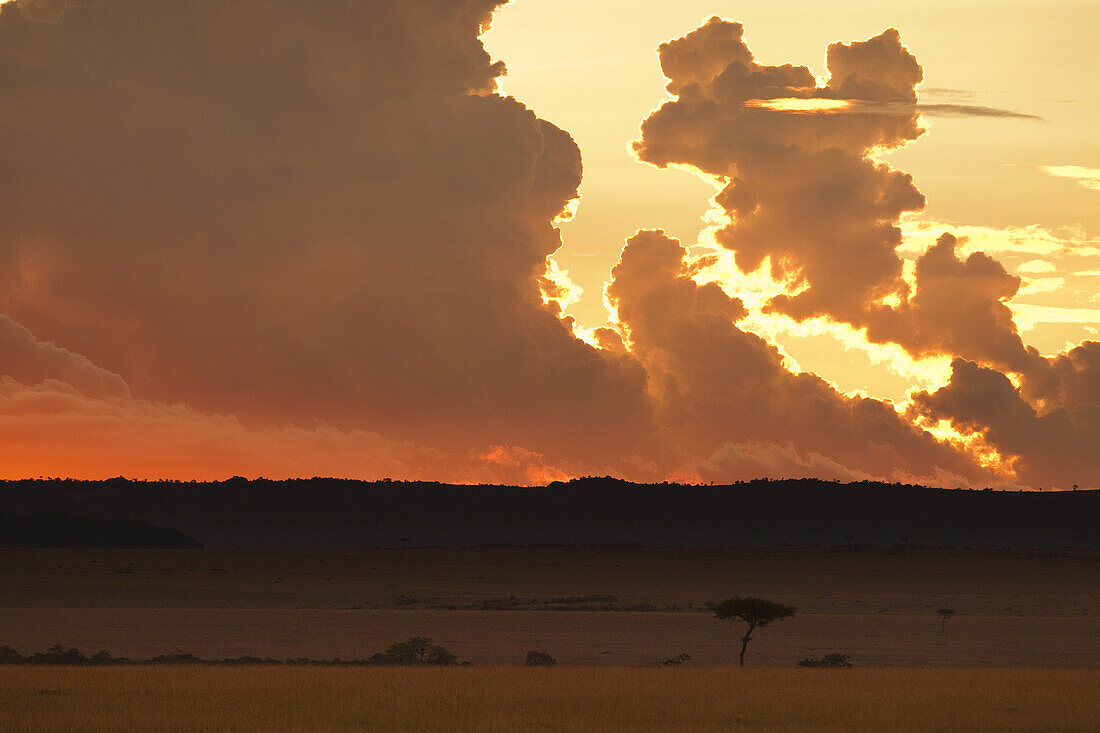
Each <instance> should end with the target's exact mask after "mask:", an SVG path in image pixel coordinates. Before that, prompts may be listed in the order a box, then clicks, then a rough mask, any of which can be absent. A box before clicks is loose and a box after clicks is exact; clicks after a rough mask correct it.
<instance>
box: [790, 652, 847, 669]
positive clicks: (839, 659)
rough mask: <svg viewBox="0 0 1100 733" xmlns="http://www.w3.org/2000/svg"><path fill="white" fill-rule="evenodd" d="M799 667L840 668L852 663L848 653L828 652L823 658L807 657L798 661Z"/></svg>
mask: <svg viewBox="0 0 1100 733" xmlns="http://www.w3.org/2000/svg"><path fill="white" fill-rule="evenodd" d="M798 666H799V667H818V668H824V669H839V668H841V667H851V666H852V663H851V662H849V661H848V655H847V654H837V653H835V652H834V653H833V654H826V655H825V656H824V657H822V658H821V659H810V658H809V657H806V658H805V659H803V660H802V661H801V662H799V663H798Z"/></svg>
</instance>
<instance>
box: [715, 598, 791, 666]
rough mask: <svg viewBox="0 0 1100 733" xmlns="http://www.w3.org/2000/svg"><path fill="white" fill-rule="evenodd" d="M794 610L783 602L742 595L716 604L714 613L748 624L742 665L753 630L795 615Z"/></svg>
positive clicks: (741, 660)
mask: <svg viewBox="0 0 1100 733" xmlns="http://www.w3.org/2000/svg"><path fill="white" fill-rule="evenodd" d="M794 612H795V608H794V606H784V605H783V604H782V603H776V602H775V601H766V600H764V599H762V598H741V597H740V596H734V597H733V598H727V599H726V600H724V601H722V602H721V603H719V604H717V605H715V606H714V615H715V616H717V617H718V618H720V619H733V618H739V619H741V620H742V621H744V622H745V623H746V624H747V625H748V628H747V629H746V630H745V635H744V636H742V637H741V656H740V657H739V662H740V666H742V667H744V666H745V648H746V647H748V645H749V640H750V639H751V638H752V632H754V631H756V629H757V628H758V627H760V628H763V627H764V626H767V625H768V624H770V623H771V622H772V621H781V620H782V619H785V618H789V617H791V616H794Z"/></svg>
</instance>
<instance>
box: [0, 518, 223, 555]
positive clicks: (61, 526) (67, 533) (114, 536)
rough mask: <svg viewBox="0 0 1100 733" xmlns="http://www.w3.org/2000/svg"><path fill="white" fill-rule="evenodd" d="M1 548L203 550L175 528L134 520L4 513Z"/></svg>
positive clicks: (200, 544)
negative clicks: (165, 527)
mask: <svg viewBox="0 0 1100 733" xmlns="http://www.w3.org/2000/svg"><path fill="white" fill-rule="evenodd" d="M0 547H111V548H127V549H186V550H190V549H201V548H202V543H201V542H198V541H196V540H193V539H191V538H190V537H188V536H187V535H185V534H181V533H179V532H177V531H176V530H174V529H164V528H163V527H153V526H151V525H148V524H145V523H144V522H136V521H133V520H131V519H87V518H85V517H74V516H72V515H71V514H0Z"/></svg>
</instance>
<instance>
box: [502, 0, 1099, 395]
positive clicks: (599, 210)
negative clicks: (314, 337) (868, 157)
mask: <svg viewBox="0 0 1100 733" xmlns="http://www.w3.org/2000/svg"><path fill="white" fill-rule="evenodd" d="M711 15H719V16H723V17H728V18H730V19H732V20H735V21H738V22H741V23H743V24H744V26H745V36H746V42H747V43H748V45H749V47H750V48H752V50H753V52H754V54H755V55H756V58H757V59H758V60H759V61H760V62H762V63H768V64H784V63H794V64H804V65H807V66H809V67H810V69H811V71H813V72H814V74H815V75H817V76H819V77H820V78H824V77H825V76H826V75H827V72H826V70H825V65H824V50H825V47H826V46H827V45H828V44H829V43H833V42H835V41H845V42H847V41H852V40H857V39H862V38H868V37H871V36H873V35H875V34H877V33H880V32H882V31H883V30H885V29H886V28H890V27H896V28H898V29H899V30H900V31H901V35H902V40H903V42H904V43H905V45H906V46H907V47H908V48H909V49H910V50H911V51H912V52H913V54H914V55H915V56H916V57H917V59H918V61H919V62H920V64H921V66H922V67H923V69H924V81H923V83H922V84H921V85H920V87H919V93H920V99H921V101H922V102H923V103H928V104H932V105H935V104H951V105H960V106H969V107H990V108H994V109H995V110H1005V111H1010V112H1014V113H1019V114H1022V115H1032V116H1035V117H1039V118H1041V119H1040V120H1036V119H1029V118H1027V117H1004V118H998V117H990V116H977V115H968V114H966V110H960V111H959V112H958V113H957V115H956V116H939V115H937V116H928V117H926V119H925V125H926V126H927V127H928V128H929V132H928V134H926V135H925V136H923V137H922V138H920V140H918V141H915V142H913V143H911V144H909V145H908V146H906V147H905V148H903V149H900V150H896V151H892V152H890V153H888V154H886V155H882V156H881V158H882V159H883V160H886V161H889V162H890V164H891V165H893V166H895V167H897V168H900V169H902V170H905V171H907V172H909V173H911V174H912V175H913V176H914V179H915V182H916V185H917V187H918V188H919V189H920V190H921V192H922V193H924V194H925V196H926V197H927V199H928V204H927V208H926V209H925V210H924V211H922V212H920V213H919V214H917V215H912V216H909V217H908V220H909V222H910V223H909V226H908V227H907V231H913V232H914V233H918V232H919V233H920V234H924V233H925V231H926V230H928V231H934V232H935V233H936V234H937V235H938V233H939V232H940V231H943V230H945V227H944V226H937V225H941V224H945V225H948V226H949V227H950V228H951V229H952V230H953V231H955V230H960V231H964V232H967V233H969V235H970V236H971V237H972V239H973V241H974V242H975V245H974V246H975V247H977V248H979V249H984V251H989V252H991V253H992V252H993V251H995V252H996V255H995V256H997V257H998V258H999V259H1000V260H1001V261H1003V262H1004V263H1005V264H1006V266H1008V268H1009V270H1010V271H1011V272H1014V273H1017V274H1020V275H1021V276H1023V277H1024V278H1025V279H1026V280H1027V281H1028V282H1027V283H1025V286H1024V288H1023V291H1024V292H1022V293H1021V294H1020V295H1018V296H1017V297H1016V298H1014V299H1013V301H1012V304H1013V308H1014V310H1016V311H1017V313H1018V316H1017V318H1018V322H1019V323H1020V324H1021V327H1022V328H1023V329H1024V331H1025V334H1026V336H1025V341H1027V342H1028V343H1030V344H1033V345H1035V346H1036V347H1038V348H1039V349H1040V350H1041V351H1042V352H1043V353H1047V354H1053V353H1057V352H1059V351H1062V350H1063V349H1064V348H1065V347H1066V345H1067V344H1074V345H1075V344H1077V343H1078V342H1080V341H1081V340H1082V339H1086V338H1095V337H1096V335H1097V331H1096V328H1097V327H1098V326H1100V275H1097V274H1095V273H1096V272H1097V271H1100V258H1098V257H1097V253H1096V252H1091V253H1089V254H1086V255H1079V256H1074V257H1064V256H1061V255H1059V254H1058V253H1053V254H1051V255H1047V254H1045V253H1046V251H1047V250H1049V249H1050V247H1049V244H1050V243H1051V242H1053V241H1057V240H1064V241H1066V242H1068V243H1070V246H1073V247H1074V248H1075V249H1078V250H1080V249H1085V248H1096V247H1100V191H1098V190H1097V188H1098V186H1100V184H1098V183H1097V177H1098V176H1100V172H1097V171H1100V137H1098V136H1097V135H1096V134H1095V131H1096V120H1097V119H1100V98H1097V96H1096V95H1095V94H1093V93H1092V92H1091V88H1092V79H1091V77H1092V73H1091V72H1090V71H1089V70H1090V69H1096V68H1100V51H1098V50H1097V46H1096V43H1095V38H1097V37H1098V34H1100V13H1098V12H1097V11H1096V6H1095V3H1090V2H1087V1H1078V2H1051V3H1042V2H1031V1H1020V0H1010V1H1009V2H1004V3H986V2H975V3H956V2H938V1H937V2H923V3H911V2H844V3H839V4H838V3H832V4H822V3H818V2H810V1H806V2H798V1H795V2H778V3H777V2H765V1H760V2H738V3H725V4H723V3H717V4H716V3H712V2H705V1H702V0H684V2H676V3H660V2H650V3H645V2H642V3H638V2H630V3H628V2H619V1H617V0H610V1H608V2H585V1H584V0H562V1H561V2H553V3H540V2H516V3H512V4H511V5H509V6H507V7H505V8H502V9H501V10H499V11H498V12H497V14H496V16H495V18H494V22H493V30H492V31H490V32H489V33H488V34H487V35H486V37H485V43H486V47H487V48H488V50H489V51H490V53H492V54H493V56H494V57H495V58H499V59H503V60H505V62H506V63H507V65H508V76H507V77H505V78H504V79H503V80H502V82H501V86H502V87H503V89H504V91H505V92H506V93H508V94H512V95H514V96H516V98H518V99H520V100H522V101H523V102H524V103H525V104H527V105H528V106H529V107H531V108H532V109H534V110H535V111H536V112H537V113H538V114H539V115H540V116H542V117H545V118H546V119H549V120H551V121H553V122H554V123H555V124H557V125H559V126H561V127H563V128H565V129H567V130H569V131H570V134H571V135H572V136H573V138H574V139H575V140H577V143H578V145H579V146H580V148H581V152H582V155H583V159H584V165H585V170H584V182H583V184H582V186H581V194H582V201H581V204H580V206H579V207H578V209H577V214H576V217H575V218H574V219H573V220H572V221H570V222H567V223H566V224H565V225H564V226H563V227H562V231H563V240H564V246H563V247H562V249H561V250H560V252H559V253H558V254H557V255H555V260H556V261H557V262H558V264H559V265H560V266H561V267H562V268H563V269H566V270H568V272H569V275H570V277H571V279H572V280H573V281H574V282H575V283H576V284H577V285H578V286H580V287H581V288H582V289H583V290H584V294H583V296H581V297H580V299H579V301H578V302H577V303H575V304H574V305H572V306H571V307H570V309H569V312H570V313H572V314H574V315H576V317H577V318H578V320H579V321H580V323H582V324H585V325H592V324H598V323H600V322H602V320H603V319H604V317H605V311H604V306H603V300H602V292H603V283H604V281H605V280H606V279H607V273H608V271H609V269H610V267H611V266H612V265H613V264H614V263H615V261H616V260H617V259H618V256H619V250H620V249H621V246H622V245H621V242H622V240H623V238H624V237H626V236H628V235H629V234H631V233H633V232H634V231H635V230H636V229H638V228H645V227H655V228H663V229H665V230H666V231H667V232H669V234H671V235H673V236H675V237H677V238H679V239H680V240H681V241H683V242H686V243H695V242H699V241H705V237H703V238H701V235H702V234H704V231H703V230H704V229H705V228H706V227H707V225H708V222H707V213H708V211H709V210H710V203H709V200H710V198H711V196H712V195H713V193H714V187H713V185H712V184H711V183H709V182H708V181H706V180H703V179H701V177H699V176H697V175H693V174H692V173H691V172H690V171H682V170H671V171H668V170H658V169H656V168H654V167H652V166H647V165H644V164H639V163H638V162H637V160H636V159H635V157H634V155H633V154H632V153H631V151H630V146H629V141H631V140H633V139H635V138H636V137H637V136H638V126H639V124H640V122H641V120H642V119H644V118H645V116H647V115H648V114H649V112H650V110H652V109H653V108H654V107H656V106H657V105H658V104H659V103H660V102H662V101H664V100H665V99H666V98H667V94H666V93H665V89H664V85H665V83H666V79H665V78H664V76H663V75H662V74H661V70H660V66H659V64H658V61H657V56H656V49H657V46H658V45H660V44H661V43H662V42H663V41H666V40H668V39H670V38H673V37H676V36H679V35H682V34H683V33H686V32H687V31H688V30H690V29H692V28H695V27H696V26H697V25H699V23H700V22H701V21H702V20H704V19H706V18H708V17H710V16H711ZM994 114H995V112H994ZM1090 171H1091V176H1092V179H1091V180H1092V188H1091V189H1090V188H1089V187H1088V185H1087V181H1088V180H1089V178H1088V176H1089V175H1090ZM1082 183H1084V184H1085V185H1082ZM934 238H935V237H934V236H931V237H930V236H928V235H927V234H924V236H919V235H918V236H913V237H911V241H910V246H909V247H908V248H907V254H908V256H909V257H910V258H914V257H915V255H916V254H918V253H919V252H920V251H923V249H924V248H927V246H928V245H929V244H931V242H932V241H933V240H934ZM979 240H980V241H981V244H980V245H979V244H977V242H978V241H979ZM1078 245H1083V246H1078ZM1080 273H1088V274H1084V275H1082V274H1080ZM777 338H778V341H779V343H781V344H782V345H783V347H784V348H785V350H786V351H787V353H788V354H789V355H791V356H792V357H793V358H794V359H795V360H796V361H797V363H798V364H799V365H800V366H801V367H803V368H805V369H810V370H812V371H816V372H818V373H820V374H822V375H825V376H827V377H828V378H829V379H831V380H832V381H834V382H835V383H837V384H838V385H839V386H840V387H841V388H842V389H844V390H865V391H866V392H867V393H868V394H871V395H873V396H876V397H883V398H890V399H894V400H900V399H902V398H903V397H904V394H905V392H906V391H907V390H908V389H909V388H910V387H911V386H912V381H911V379H910V377H911V376H912V375H911V374H910V373H905V374H895V373H892V372H890V370H888V369H884V368H882V366H881V365H876V364H875V363H874V361H872V360H871V359H869V358H868V357H867V356H866V355H864V354H862V353H860V352H858V351H852V350H845V349H843V348H842V347H840V345H839V342H838V341H837V340H836V339H834V338H829V337H809V338H804V337H799V336H797V335H795V334H793V333H784V334H782V335H779V336H778V337H777ZM899 368H901V367H900V365H899Z"/></svg>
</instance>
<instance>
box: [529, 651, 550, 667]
mask: <svg viewBox="0 0 1100 733" xmlns="http://www.w3.org/2000/svg"><path fill="white" fill-rule="evenodd" d="M557 663H558V660H556V659H554V658H553V657H552V656H550V655H549V654H547V653H546V652H540V651H536V650H534V649H532V650H531V651H529V652H527V659H526V660H525V661H524V664H525V665H527V666H528V667H549V666H551V665H554V664H557Z"/></svg>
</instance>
